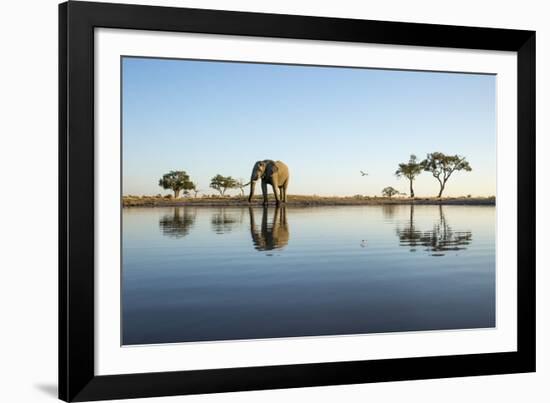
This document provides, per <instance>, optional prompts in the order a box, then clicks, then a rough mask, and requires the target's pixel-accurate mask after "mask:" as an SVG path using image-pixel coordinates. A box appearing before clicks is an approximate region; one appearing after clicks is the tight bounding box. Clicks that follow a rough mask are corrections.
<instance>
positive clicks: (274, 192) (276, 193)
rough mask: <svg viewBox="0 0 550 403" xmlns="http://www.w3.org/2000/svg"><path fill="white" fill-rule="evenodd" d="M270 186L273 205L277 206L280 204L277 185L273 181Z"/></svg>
mask: <svg viewBox="0 0 550 403" xmlns="http://www.w3.org/2000/svg"><path fill="white" fill-rule="evenodd" d="M271 186H272V187H273V195H274V196H275V203H277V204H279V203H280V202H281V199H280V197H279V185H278V183H277V181H273V182H272V183H271Z"/></svg>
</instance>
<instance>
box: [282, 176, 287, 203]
mask: <svg viewBox="0 0 550 403" xmlns="http://www.w3.org/2000/svg"><path fill="white" fill-rule="evenodd" d="M287 188H288V179H287V180H286V182H285V184H284V185H283V192H284V194H285V197H284V198H283V201H284V202H285V203H286V201H287V197H286V189H287Z"/></svg>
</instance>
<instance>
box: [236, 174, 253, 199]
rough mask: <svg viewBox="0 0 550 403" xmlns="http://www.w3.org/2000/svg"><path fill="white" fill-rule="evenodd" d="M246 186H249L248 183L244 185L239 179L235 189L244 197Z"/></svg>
mask: <svg viewBox="0 0 550 403" xmlns="http://www.w3.org/2000/svg"><path fill="white" fill-rule="evenodd" d="M249 183H250V182H249ZM245 186H248V183H244V180H243V179H241V178H239V179H238V180H236V181H235V187H236V188H238V189H239V190H240V191H241V196H244V188H245Z"/></svg>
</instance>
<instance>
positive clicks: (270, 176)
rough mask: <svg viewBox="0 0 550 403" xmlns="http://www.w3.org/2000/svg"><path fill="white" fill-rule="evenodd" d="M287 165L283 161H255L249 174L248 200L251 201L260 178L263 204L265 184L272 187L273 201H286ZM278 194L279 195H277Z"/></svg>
mask: <svg viewBox="0 0 550 403" xmlns="http://www.w3.org/2000/svg"><path fill="white" fill-rule="evenodd" d="M289 178H290V176H289V172H288V167H287V166H286V164H285V163H284V162H281V161H272V160H263V161H257V162H256V163H255V164H254V168H253V169H252V175H251V176H250V196H248V202H249V203H250V202H251V201H252V197H253V196H254V188H255V186H256V181H257V180H258V179H261V180H262V193H263V196H264V201H263V203H264V205H265V204H267V185H268V184H269V185H271V186H272V187H273V194H274V195H275V202H276V203H277V204H280V203H281V202H285V203H286V201H287V195H286V191H287V187H288V181H289ZM279 194H280V196H279Z"/></svg>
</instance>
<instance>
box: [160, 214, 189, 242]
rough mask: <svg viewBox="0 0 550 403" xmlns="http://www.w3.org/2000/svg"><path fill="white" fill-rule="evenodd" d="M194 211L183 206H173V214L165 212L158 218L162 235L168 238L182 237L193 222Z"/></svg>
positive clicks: (187, 232)
mask: <svg viewBox="0 0 550 403" xmlns="http://www.w3.org/2000/svg"><path fill="white" fill-rule="evenodd" d="M195 217H196V212H195V211H194V210H193V211H192V210H190V209H188V208H185V207H174V213H173V214H166V215H164V216H163V217H161V218H160V220H159V227H160V229H161V231H162V234H163V235H166V236H168V237H170V238H183V237H184V236H186V235H187V234H189V230H190V229H191V228H192V227H193V225H194V224H195Z"/></svg>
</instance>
